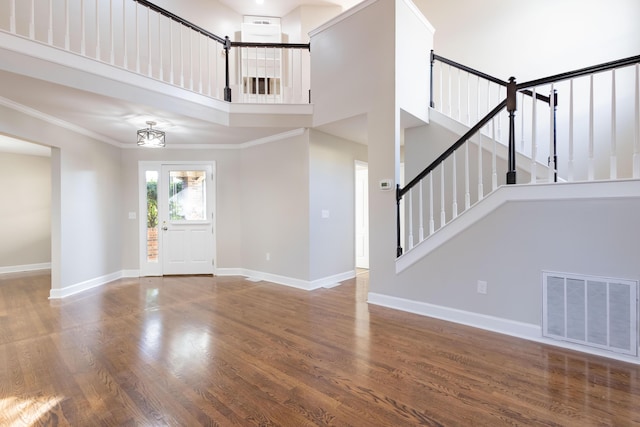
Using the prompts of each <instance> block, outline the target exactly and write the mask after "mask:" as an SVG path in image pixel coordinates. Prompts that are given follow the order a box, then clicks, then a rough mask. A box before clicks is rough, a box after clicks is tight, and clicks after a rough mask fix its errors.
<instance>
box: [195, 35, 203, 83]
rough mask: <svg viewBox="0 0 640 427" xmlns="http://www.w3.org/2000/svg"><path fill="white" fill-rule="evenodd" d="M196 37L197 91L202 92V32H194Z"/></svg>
mask: <svg viewBox="0 0 640 427" xmlns="http://www.w3.org/2000/svg"><path fill="white" fill-rule="evenodd" d="M196 37H197V38H198V93H202V74H203V73H202V59H203V56H204V55H202V34H200V33H196Z"/></svg>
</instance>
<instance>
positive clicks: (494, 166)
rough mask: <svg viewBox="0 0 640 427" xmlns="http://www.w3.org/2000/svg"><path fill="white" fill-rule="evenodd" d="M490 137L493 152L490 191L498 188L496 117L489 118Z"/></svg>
mask: <svg viewBox="0 0 640 427" xmlns="http://www.w3.org/2000/svg"><path fill="white" fill-rule="evenodd" d="M491 139H492V140H493V152H492V153H491V191H496V189H497V188H498V161H497V158H498V154H497V152H498V147H497V142H496V119H495V117H494V118H493V119H491Z"/></svg>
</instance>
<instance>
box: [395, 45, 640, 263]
mask: <svg viewBox="0 0 640 427" xmlns="http://www.w3.org/2000/svg"><path fill="white" fill-rule="evenodd" d="M639 62H640V56H634V57H630V58H625V59H622V60H620V61H614V62H611V63H606V64H600V65H597V66H593V67H588V68H585V69H580V70H575V71H571V72H567V73H563V74H559V75H556V76H551V77H548V78H544V79H538V80H535V81H531V82H525V83H522V84H518V83H516V81H515V79H513V78H512V79H511V80H510V81H509V82H507V81H503V80H500V79H498V78H495V77H493V76H489V75H486V74H484V73H482V72H479V71H477V70H473V69H471V68H469V67H466V66H464V65H462V64H459V63H456V62H454V61H451V60H449V59H446V58H443V57H440V56H438V55H435V54H433V53H432V73H431V88H432V90H431V94H432V101H431V111H430V113H431V114H430V119H431V124H430V125H429V126H427V128H428V127H431V126H433V127H434V129H433V130H431V131H427V132H430V133H431V134H433V135H429V136H428V137H427V139H429V144H431V145H433V144H434V142H433V140H434V138H437V137H438V136H436V135H435V134H438V135H440V134H441V133H442V131H444V132H445V133H446V134H447V135H449V136H450V137H451V140H453V141H455V142H454V143H453V145H451V146H449V147H444V148H446V149H445V150H444V152H443V153H442V154H440V155H439V156H437V157H436V155H434V153H433V151H431V152H428V153H416V152H415V151H411V150H412V149H411V147H407V154H406V155H405V158H409V159H411V160H412V161H414V162H415V159H416V158H419V159H420V161H422V163H423V164H425V163H429V162H430V164H429V166H428V167H427V168H425V169H423V170H422V171H421V172H419V173H417V175H416V177H415V178H414V179H412V180H411V181H409V183H408V184H407V185H406V186H404V187H402V188H400V187H398V192H397V201H398V209H397V210H398V248H397V255H398V257H399V260H398V266H397V270H398V271H401V270H402V269H403V268H404V267H403V266H404V265H410V264H411V263H413V262H415V258H416V256H415V255H413V256H411V257H409V256H408V253H409V252H411V251H412V250H414V249H415V248H416V247H417V246H419V245H421V244H422V243H423V242H425V241H426V240H428V239H429V238H431V237H432V236H434V235H435V234H437V233H438V232H440V231H442V230H444V229H445V228H446V226H447V225H448V224H450V223H451V222H453V221H454V220H456V219H457V217H458V216H459V215H461V214H463V213H466V212H467V211H468V210H470V209H471V208H472V207H474V206H476V205H479V204H480V202H482V201H483V199H485V198H487V197H488V196H490V195H491V194H492V193H493V192H495V191H496V190H498V188H500V187H501V186H504V185H507V184H509V185H511V184H518V185H540V184H551V183H556V184H560V183H574V182H596V181H623V180H629V179H639V178H640V64H639ZM437 129H440V130H439V131H437ZM456 138H457V140H456ZM425 145H426V144H425ZM434 158H435V160H434ZM410 169H411V168H408V171H409V173H411V171H410ZM439 240H441V239H439ZM422 252H423V253H424V248H423V249H422ZM403 257H404V258H405V259H407V258H411V261H410V262H408V261H406V260H402V258H403Z"/></svg>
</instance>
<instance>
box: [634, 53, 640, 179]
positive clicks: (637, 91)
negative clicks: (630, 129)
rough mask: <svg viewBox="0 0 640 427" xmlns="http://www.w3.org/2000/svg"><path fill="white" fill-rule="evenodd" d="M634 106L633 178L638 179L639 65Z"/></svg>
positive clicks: (639, 125)
mask: <svg viewBox="0 0 640 427" xmlns="http://www.w3.org/2000/svg"><path fill="white" fill-rule="evenodd" d="M635 93H636V96H635V98H636V102H635V104H636V106H635V115H634V121H635V122H636V132H635V137H634V142H635V144H633V147H634V148H633V177H634V178H640V64H636V90H635Z"/></svg>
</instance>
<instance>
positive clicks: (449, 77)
mask: <svg viewBox="0 0 640 427" xmlns="http://www.w3.org/2000/svg"><path fill="white" fill-rule="evenodd" d="M448 70H449V71H448V73H447V85H448V87H449V97H448V99H447V101H448V104H447V105H448V110H449V111H448V113H447V115H448V116H449V117H453V115H452V114H451V111H452V110H451V104H453V100H452V99H451V75H452V74H453V72H452V71H451V65H449V68H448Z"/></svg>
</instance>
